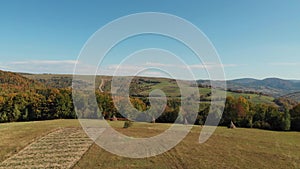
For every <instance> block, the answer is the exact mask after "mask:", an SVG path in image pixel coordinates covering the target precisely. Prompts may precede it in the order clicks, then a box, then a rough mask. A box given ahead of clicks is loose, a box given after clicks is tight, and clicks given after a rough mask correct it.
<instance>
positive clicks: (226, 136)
mask: <svg viewBox="0 0 300 169" xmlns="http://www.w3.org/2000/svg"><path fill="white" fill-rule="evenodd" d="M110 123H111V125H112V126H113V127H115V129H116V130H118V131H120V132H122V133H124V134H126V135H129V136H133V137H150V136H154V135H156V134H158V133H161V132H163V131H164V130H165V129H166V128H168V127H169V125H168V124H150V123H134V125H133V127H131V128H128V129H123V128H122V124H123V122H110ZM69 127H75V128H76V127H79V123H78V122H77V120H53V121H40V122H25V123H23V122H22V123H7V124H0V148H1V150H0V161H4V160H5V159H7V158H9V157H11V156H13V155H14V154H17V153H18V152H20V151H21V152H22V149H23V148H25V147H27V146H28V145H29V144H31V143H34V142H35V141H36V140H39V139H40V138H42V137H44V136H46V135H47V134H48V133H50V132H51V131H53V130H57V129H59V128H60V129H61V128H69ZM200 131H201V127H200V126H195V127H194V128H193V129H192V131H191V132H190V133H189V134H188V136H187V137H186V138H185V139H184V140H183V141H182V142H181V143H180V144H178V145H177V146H176V147H175V148H173V149H171V150H170V151H168V152H166V153H164V154H161V155H158V156H155V157H150V158H145V159H130V158H124V157H119V156H116V155H113V154H111V153H109V152H107V151H105V150H103V149H102V148H99V147H98V146H97V145H92V146H91V147H90V148H89V150H88V151H87V152H86V153H85V154H84V155H83V157H82V158H81V159H80V160H79V161H78V162H77V163H76V164H75V166H74V168H76V169H78V168H111V169H113V168H149V169H150V168H151V169H152V168H157V169H159V168H162V169H163V168H187V169H190V168H300V142H299V141H300V133H297V132H274V131H265V130H257V129H241V128H238V129H227V128H223V127H219V128H218V129H217V130H216V132H215V133H214V134H213V136H212V137H211V138H210V139H209V140H208V141H207V142H206V143H204V144H199V143H198V137H199V133H200ZM45 138H47V137H45ZM52 138H53V137H52ZM57 160H59V159H57Z"/></svg>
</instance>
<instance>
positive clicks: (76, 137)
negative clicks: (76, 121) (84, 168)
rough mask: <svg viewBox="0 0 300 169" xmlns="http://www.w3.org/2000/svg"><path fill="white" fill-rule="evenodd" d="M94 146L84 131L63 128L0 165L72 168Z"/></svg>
mask: <svg viewBox="0 0 300 169" xmlns="http://www.w3.org/2000/svg"><path fill="white" fill-rule="evenodd" d="M92 144H93V140H91V139H90V138H89V137H88V136H87V135H86V134H85V132H84V131H83V130H82V129H79V128H61V129H58V130H56V131H54V132H52V133H49V134H48V135H46V136H44V137H42V138H40V139H38V140H37V141H35V142H33V143H32V144H30V145H28V146H27V147H25V148H24V149H23V150H21V151H20V152H19V153H17V154H15V155H13V156H12V157H10V158H8V159H6V160H4V161H3V162H2V163H0V169H9V168H62V169H67V168H71V167H72V166H73V165H74V164H75V163H76V162H77V161H78V160H79V159H80V158H81V157H82V155H83V154H84V153H85V152H86V151H87V150H88V149H89V147H90V146H91V145H92Z"/></svg>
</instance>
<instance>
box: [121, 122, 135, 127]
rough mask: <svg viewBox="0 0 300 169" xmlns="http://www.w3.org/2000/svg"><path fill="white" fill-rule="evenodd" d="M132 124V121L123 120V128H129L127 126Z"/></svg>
mask: <svg viewBox="0 0 300 169" xmlns="http://www.w3.org/2000/svg"><path fill="white" fill-rule="evenodd" d="M132 125H133V122H132V121H125V122H124V126H123V128H129V127H131V126H132Z"/></svg>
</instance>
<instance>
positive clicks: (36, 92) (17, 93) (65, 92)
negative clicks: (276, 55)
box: [0, 71, 300, 130]
mask: <svg viewBox="0 0 300 169" xmlns="http://www.w3.org/2000/svg"><path fill="white" fill-rule="evenodd" d="M0 73H1V74H0V75H1V76H0V80H1V84H0V86H1V90H0V91H1V95H0V122H13V121H31V120H48V119H58V118H76V114H75V111H74V106H73V100H72V89H71V84H72V76H71V75H47V74H45V75H33V74H22V75H21V74H18V73H12V72H5V71H1V72H0ZM248 82H249V83H252V82H253V80H251V79H248V80H243V82H240V83H248ZM183 83H184V84H185V85H186V86H188V85H190V83H188V82H187V81H186V82H183ZM96 84H97V87H96V88H95V93H96V97H97V101H98V108H99V109H98V110H99V111H97V107H90V106H87V105H89V102H90V99H89V97H86V96H84V97H83V95H81V96H80V95H79V96H78V97H76V99H78V100H76V101H77V102H80V103H81V105H82V106H81V107H77V108H78V109H81V108H82V110H81V111H80V112H81V114H78V116H80V117H81V118H90V117H93V118H102V117H104V118H106V119H110V118H112V117H114V116H115V117H119V118H124V116H123V115H122V114H123V112H118V111H117V110H116V108H115V106H114V103H113V101H112V96H111V93H110V85H111V77H108V76H97V77H96ZM153 89H161V90H162V91H164V92H165V93H166V96H167V106H166V108H165V110H164V112H163V113H162V114H161V115H155V114H146V113H140V114H130V113H131V112H129V116H130V117H129V116H127V117H125V118H130V119H134V120H139V119H144V120H145V119H146V121H147V122H151V121H152V122H154V121H155V122H161V123H173V122H174V121H175V120H176V118H179V122H181V123H183V122H188V123H195V124H197V125H203V124H204V122H205V119H206V117H207V115H208V112H209V110H210V107H209V105H210V101H211V100H212V98H211V89H210V87H209V85H207V86H204V85H199V92H200V98H199V99H198V100H199V105H200V108H199V111H198V115H197V118H196V121H193V120H192V119H193V116H192V114H191V113H189V112H188V111H186V112H185V114H183V115H179V114H178V112H179V109H180V90H179V88H178V85H177V83H176V80H174V79H166V78H148V77H135V78H133V80H132V82H131V85H130V96H131V98H130V101H131V103H132V104H133V105H134V107H135V108H136V109H137V110H139V111H140V112H142V111H145V110H148V109H149V108H150V107H151V105H150V103H149V99H148V95H149V93H150V92H151V91H152V90H153ZM218 92H226V91H224V90H222V89H219V90H218ZM227 96H228V97H227V100H226V105H225V110H224V113H223V115H222V117H221V111H220V110H221V109H222V108H221V107H219V108H218V107H217V108H215V109H214V110H213V112H212V113H213V114H214V117H216V119H217V118H221V121H220V125H223V126H228V125H229V124H230V123H231V121H232V122H233V123H234V124H236V126H238V127H249V128H251V127H254V128H262V129H270V130H290V129H292V130H300V125H299V124H300V109H299V107H300V106H299V104H298V103H297V102H296V101H294V100H291V99H287V98H273V97H271V96H268V95H265V94H263V93H260V92H258V93H257V92H243V91H234V90H230V91H229V92H227ZM118 97H119V98H118V99H117V100H118V101H122V100H123V99H124V98H122V97H120V96H118ZM126 110H128V109H127V108H126V107H124V108H123V109H122V110H121V111H126ZM127 114H128V113H127Z"/></svg>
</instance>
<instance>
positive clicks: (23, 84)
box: [0, 70, 44, 93]
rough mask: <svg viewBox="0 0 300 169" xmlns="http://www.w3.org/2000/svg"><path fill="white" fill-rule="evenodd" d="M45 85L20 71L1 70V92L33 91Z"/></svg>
mask: <svg viewBox="0 0 300 169" xmlns="http://www.w3.org/2000/svg"><path fill="white" fill-rule="evenodd" d="M43 87H44V85H43V84H42V83H40V82H37V81H35V80H34V79H29V78H27V77H24V76H22V75H21V74H19V73H14V72H8V71H2V70H0V93H2V92H6V93H8V92H10V93H14V92H21V91H23V92H24V91H32V90H35V89H37V88H43Z"/></svg>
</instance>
